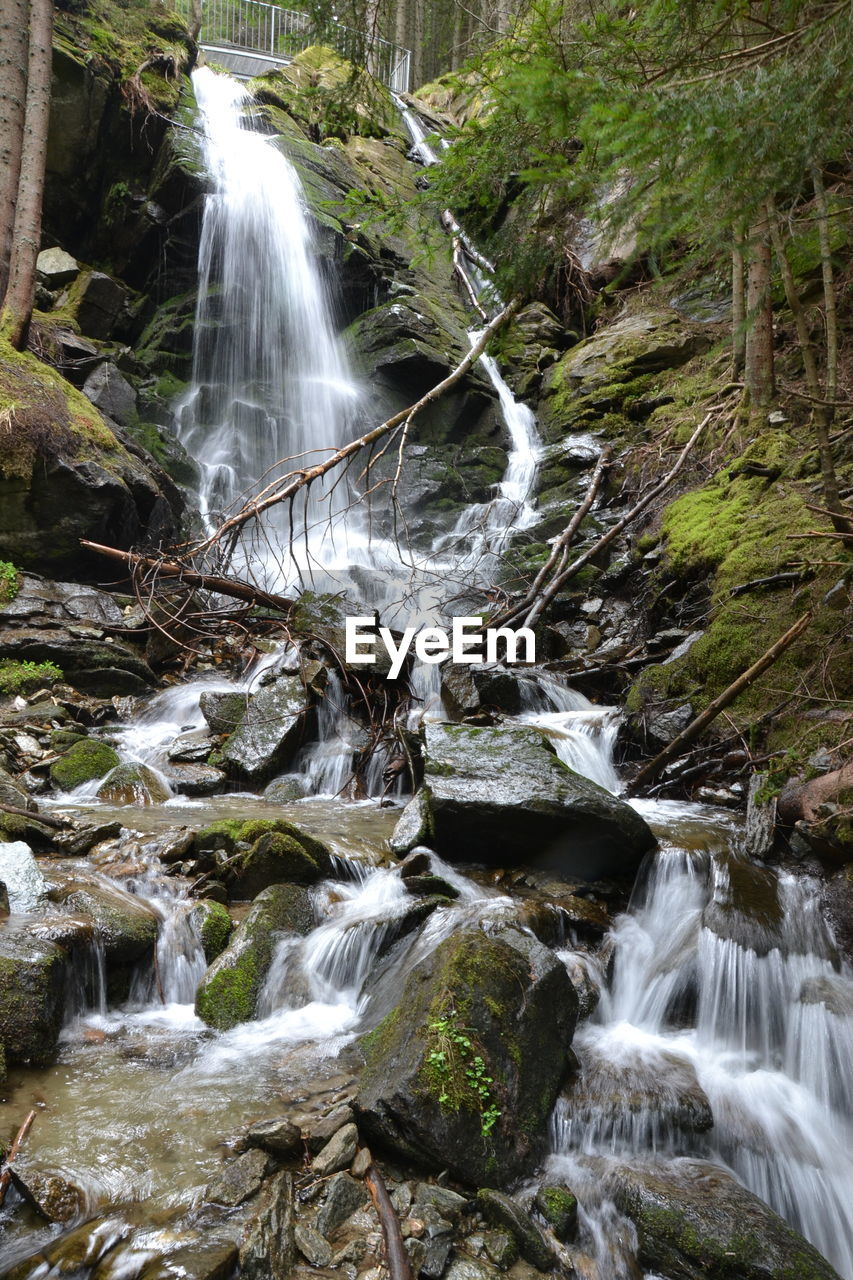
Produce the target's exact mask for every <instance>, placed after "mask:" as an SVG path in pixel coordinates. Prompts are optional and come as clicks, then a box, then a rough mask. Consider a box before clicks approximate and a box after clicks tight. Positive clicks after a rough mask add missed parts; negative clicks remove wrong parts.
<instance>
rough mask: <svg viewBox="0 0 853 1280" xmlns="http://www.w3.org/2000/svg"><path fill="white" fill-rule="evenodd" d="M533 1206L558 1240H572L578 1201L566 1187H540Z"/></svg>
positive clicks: (576, 1222) (576, 1221)
mask: <svg viewBox="0 0 853 1280" xmlns="http://www.w3.org/2000/svg"><path fill="white" fill-rule="evenodd" d="M533 1203H534V1206H535V1208H536V1210H537V1212H539V1213H540V1214H541V1215H542V1217H543V1218H544V1219H545V1221H546V1222H547V1223H548V1226H549V1227H550V1228H551V1230H552V1231H553V1232H554V1235H555V1236H556V1237H557V1239H558V1240H561V1241H562V1242H563V1244H566V1243H567V1242H568V1241H569V1240H574V1238H575V1236H576V1235H577V1230H578V1202H577V1200H576V1199H575V1197H574V1195H573V1194H572V1192H571V1191H570V1190H569V1189H568V1187H540V1188H539V1190H538V1191H537V1192H536V1199H535V1200H534V1202H533Z"/></svg>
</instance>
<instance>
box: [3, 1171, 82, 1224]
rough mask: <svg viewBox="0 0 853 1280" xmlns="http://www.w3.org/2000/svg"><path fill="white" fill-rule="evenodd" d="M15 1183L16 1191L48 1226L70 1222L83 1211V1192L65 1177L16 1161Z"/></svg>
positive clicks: (13, 1174)
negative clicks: (49, 1223)
mask: <svg viewBox="0 0 853 1280" xmlns="http://www.w3.org/2000/svg"><path fill="white" fill-rule="evenodd" d="M12 1180H13V1182H14V1184H15V1188H16V1189H17V1190H18V1191H19V1192H20V1193H21V1195H22V1196H23V1197H24V1199H25V1200H26V1201H27V1202H28V1203H29V1204H31V1205H32V1206H33V1208H34V1209H35V1210H36V1212H37V1213H38V1214H40V1216H41V1217H42V1218H45V1219H46V1220H47V1221H48V1222H70V1221H71V1220H72V1218H76V1217H77V1216H78V1215H79V1214H80V1213H81V1212H82V1210H83V1206H84V1203H85V1200H84V1195H83V1192H82V1191H81V1190H80V1188H79V1187H75V1186H74V1184H73V1183H72V1182H69V1181H68V1179H67V1178H66V1177H64V1176H63V1175H62V1174H59V1173H56V1172H55V1171H54V1170H52V1169H39V1168H37V1167H34V1166H30V1165H29V1164H28V1163H27V1162H26V1161H23V1160H20V1159H18V1160H16V1161H15V1167H14V1171H13V1173H12Z"/></svg>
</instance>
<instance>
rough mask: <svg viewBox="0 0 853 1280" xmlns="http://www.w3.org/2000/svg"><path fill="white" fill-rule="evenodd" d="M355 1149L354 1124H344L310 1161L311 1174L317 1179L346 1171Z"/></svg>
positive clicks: (356, 1137) (356, 1132) (355, 1135)
mask: <svg viewBox="0 0 853 1280" xmlns="http://www.w3.org/2000/svg"><path fill="white" fill-rule="evenodd" d="M357 1149H358V1129H356V1127H355V1125H354V1124H345V1125H344V1127H343V1128H342V1129H339V1130H338V1132H337V1133H336V1134H335V1135H334V1137H333V1138H332V1139H331V1140H330V1141H329V1142H327V1143H326V1145H325V1146H324V1147H323V1149H322V1151H320V1152H319V1154H318V1155H316V1156H315V1157H314V1159H313V1160H312V1161H311V1172H312V1173H313V1174H314V1176H315V1177H317V1178H328V1177H329V1175H330V1174H332V1173H338V1172H340V1170H341V1169H348V1168H349V1166H350V1165H351V1164H352V1162H353V1160H354V1159H355V1153H356V1151H357Z"/></svg>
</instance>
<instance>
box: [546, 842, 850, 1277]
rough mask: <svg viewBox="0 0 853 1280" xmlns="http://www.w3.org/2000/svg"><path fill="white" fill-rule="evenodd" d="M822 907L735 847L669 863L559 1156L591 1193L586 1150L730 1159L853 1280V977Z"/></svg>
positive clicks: (614, 995)
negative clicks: (852, 1076) (582, 1159)
mask: <svg viewBox="0 0 853 1280" xmlns="http://www.w3.org/2000/svg"><path fill="white" fill-rule="evenodd" d="M818 901H819V894H818V892H817V886H816V885H814V884H813V883H810V882H809V881H808V880H804V879H802V878H797V879H795V878H793V877H791V876H784V875H783V876H779V877H776V875H775V874H774V873H772V872H769V871H765V870H763V869H761V868H758V867H754V866H753V865H752V864H751V863H749V862H748V861H746V860H745V859H741V858H739V857H736V856H734V855H732V854H731V853H729V852H728V851H727V850H725V849H724V848H720V847H713V846H711V847H709V848H706V849H705V850H699V851H694V852H690V851H685V850H679V849H671V850H669V851H664V852H663V853H661V854H660V855H659V856H658V858H657V860H656V862H655V864H654V865H653V867H652V869H651V870H650V872H649V873H648V879H647V882H646V884H645V885H643V886H640V887H639V888H638V890H637V891H636V895H635V902H634V904H633V905H632V909H631V911H630V912H629V913H628V914H627V915H625V916H623V917H621V918H620V920H619V921H618V923H617V925H616V927H615V929H614V943H615V951H614V961H613V978H612V982H611V985H610V989H609V990H608V989H607V988H606V987H603V988H602V990H601V998H600V1003H599V1006H598V1009H597V1011H596V1014H595V1016H594V1018H593V1019H592V1020H591V1021H590V1022H589V1023H587V1024H585V1025H582V1026H581V1028H580V1029H579V1031H578V1034H577V1035H576V1037H575V1041H574V1047H575V1050H576V1052H577V1053H578V1056H579V1058H580V1061H581V1072H580V1075H579V1077H578V1079H577V1081H576V1083H575V1085H574V1086H573V1087H572V1088H571V1090H570V1092H569V1094H568V1096H567V1097H566V1098H565V1099H564V1100H563V1101H561V1103H560V1104H559V1105H558V1108H557V1111H556V1113H555V1117H554V1123H553V1141H554V1150H555V1152H557V1153H558V1154H557V1155H556V1156H555V1157H554V1163H555V1165H556V1166H557V1167H560V1168H561V1169H562V1173H563V1175H564V1176H567V1177H568V1176H572V1175H574V1176H575V1178H576V1179H577V1180H578V1182H579V1183H580V1184H583V1182H584V1173H583V1168H582V1165H578V1164H577V1159H578V1157H579V1156H580V1155H582V1154H587V1155H597V1156H601V1155H606V1156H610V1157H616V1158H621V1159H626V1158H631V1157H637V1156H648V1155H649V1154H658V1155H660V1156H663V1157H668V1156H673V1155H677V1154H691V1155H700V1156H704V1157H705V1158H710V1159H713V1160H717V1161H720V1162H722V1163H723V1164H724V1165H726V1166H727V1167H729V1168H731V1169H732V1170H734V1172H735V1173H736V1174H737V1176H738V1177H739V1178H740V1179H741V1180H742V1181H743V1182H744V1183H745V1184H746V1185H747V1186H748V1187H749V1188H750V1189H751V1190H753V1191H754V1192H755V1193H756V1194H757V1195H758V1196H760V1197H761V1198H762V1199H763V1200H765V1201H766V1202H767V1203H768V1204H770V1205H771V1206H772V1207H773V1208H775V1209H776V1211H777V1212H778V1213H780V1214H781V1215H782V1216H783V1217H785V1218H786V1219H787V1220H788V1221H789V1222H791V1223H792V1224H793V1225H794V1226H795V1227H797V1229H798V1230H799V1231H801V1232H802V1234H803V1235H804V1236H806V1238H807V1239H809V1240H810V1241H811V1242H812V1243H813V1244H814V1245H815V1246H816V1247H817V1248H818V1249H819V1250H820V1252H821V1253H823V1254H824V1255H825V1256H826V1257H827V1258H828V1259H829V1260H830V1261H831V1262H832V1263H833V1265H834V1266H835V1267H836V1268H837V1269H838V1271H839V1273H840V1274H841V1275H843V1276H845V1277H848V1278H849V1277H851V1276H853V1155H851V1150H852V1149H853V1147H851V1139H853V1127H851V1122H850V1115H851V1109H850V1107H851V1096H850V1082H849V1061H850V1057H849V1055H850V1054H851V1052H853V980H851V977H850V975H849V974H847V973H846V972H838V969H837V961H836V959H835V956H834V951H833V947H832V942H831V939H830V938H829V937H828V935H827V932H826V929H825V926H824V925H823V923H822V921H821V918H820V912H819V907H818V905H817V904H818ZM591 1194H592V1193H591ZM594 1199H595V1197H594V1195H593V1196H592V1201H591V1202H590V1205H588V1209H589V1211H590V1212H591V1213H593V1215H594V1214H595V1212H596V1209H595V1206H594Z"/></svg>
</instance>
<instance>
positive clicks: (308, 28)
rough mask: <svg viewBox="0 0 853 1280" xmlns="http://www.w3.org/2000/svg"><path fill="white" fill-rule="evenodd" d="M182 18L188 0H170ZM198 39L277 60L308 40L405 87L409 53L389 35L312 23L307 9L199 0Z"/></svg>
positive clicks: (399, 89)
mask: <svg viewBox="0 0 853 1280" xmlns="http://www.w3.org/2000/svg"><path fill="white" fill-rule="evenodd" d="M175 8H176V9H177V10H178V12H179V13H180V14H181V15H182V17H184V18H188V17H189V14H190V0H175ZM200 41H201V44H202V45H203V46H207V45H226V46H228V47H229V48H233V49H242V50H246V51H247V52H249V53H257V54H259V55H261V56H266V57H269V58H272V59H277V60H280V61H282V62H288V61H290V59H291V58H295V57H296V55H297V54H298V53H301V52H302V51H303V49H307V48H309V47H310V46H311V45H312V44H326V45H329V46H330V47H331V48H333V49H334V50H335V51H336V52H337V53H339V54H340V55H341V56H342V57H344V58H349V59H350V60H351V61H353V62H357V63H361V64H363V65H364V66H366V67H367V69H368V71H369V72H370V73H371V75H373V76H375V77H376V79H377V80H381V81H382V83H383V84H385V85H387V86H388V88H389V89H390V90H391V92H392V93H406V92H407V91H408V88H409V68H410V62H411V54H410V52H409V50H408V49H401V48H400V46H399V45H396V44H391V42H390V41H389V40H380V39H378V38H376V37H374V38H371V39H369V38H368V37H367V35H366V34H364V33H363V32H360V31H354V30H353V29H352V28H351V27H344V26H341V25H340V24H339V23H336V22H330V23H328V24H327V25H326V26H324V27H317V26H316V25H315V23H314V22H313V21H312V19H311V17H310V15H309V14H307V13H297V12H295V11H294V10H293V9H282V8H280V6H279V5H277V4H267V3H266V2H265V0H203V3H202V25H201V33H200Z"/></svg>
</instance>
